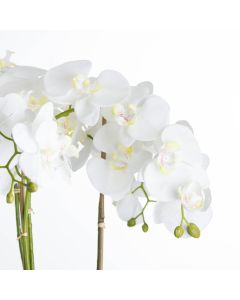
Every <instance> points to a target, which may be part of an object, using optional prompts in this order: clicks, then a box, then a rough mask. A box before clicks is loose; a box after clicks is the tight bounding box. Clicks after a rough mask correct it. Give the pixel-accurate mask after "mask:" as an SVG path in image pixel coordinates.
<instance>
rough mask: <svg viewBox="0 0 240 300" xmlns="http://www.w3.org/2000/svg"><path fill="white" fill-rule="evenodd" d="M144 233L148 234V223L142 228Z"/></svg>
mask: <svg viewBox="0 0 240 300" xmlns="http://www.w3.org/2000/svg"><path fill="white" fill-rule="evenodd" d="M142 231H143V232H148V224H147V223H144V224H143V226H142Z"/></svg>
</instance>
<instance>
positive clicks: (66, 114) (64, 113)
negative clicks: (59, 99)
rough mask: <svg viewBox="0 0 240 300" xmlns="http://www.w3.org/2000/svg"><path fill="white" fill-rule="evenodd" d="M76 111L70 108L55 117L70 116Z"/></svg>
mask: <svg viewBox="0 0 240 300" xmlns="http://www.w3.org/2000/svg"><path fill="white" fill-rule="evenodd" d="M73 112H74V108H69V109H67V110H65V111H63V112H61V113H59V114H57V115H56V116H55V119H56V120H58V119H60V118H64V117H68V116H69V115H70V114H71V113H73Z"/></svg>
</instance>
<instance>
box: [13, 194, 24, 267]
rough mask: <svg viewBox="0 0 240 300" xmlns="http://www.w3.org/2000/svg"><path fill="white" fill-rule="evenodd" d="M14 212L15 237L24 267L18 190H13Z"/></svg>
mask: <svg viewBox="0 0 240 300" xmlns="http://www.w3.org/2000/svg"><path fill="white" fill-rule="evenodd" d="M15 213H16V225H17V237H18V245H19V251H20V255H21V260H22V266H23V268H24V255H23V241H22V236H21V235H22V225H21V217H20V203H19V191H18V192H15Z"/></svg>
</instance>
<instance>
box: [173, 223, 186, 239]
mask: <svg viewBox="0 0 240 300" xmlns="http://www.w3.org/2000/svg"><path fill="white" fill-rule="evenodd" d="M183 234H184V229H183V228H182V226H177V227H176V228H175V230H174V235H175V237H176V238H178V239H179V238H180V237H182V236H183Z"/></svg>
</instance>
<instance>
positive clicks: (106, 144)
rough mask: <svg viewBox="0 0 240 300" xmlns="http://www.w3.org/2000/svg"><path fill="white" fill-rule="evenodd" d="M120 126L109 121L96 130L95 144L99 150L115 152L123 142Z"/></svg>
mask: <svg viewBox="0 0 240 300" xmlns="http://www.w3.org/2000/svg"><path fill="white" fill-rule="evenodd" d="M119 133H120V126H118V125H117V124H115V123H107V124H106V125H104V126H102V127H101V128H100V129H98V131H97V132H96V134H95V136H94V139H93V144H94V146H95V147H96V149H97V150H99V151H103V152H106V153H114V152H116V151H117V147H118V145H119V144H121V140H120V136H119Z"/></svg>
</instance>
